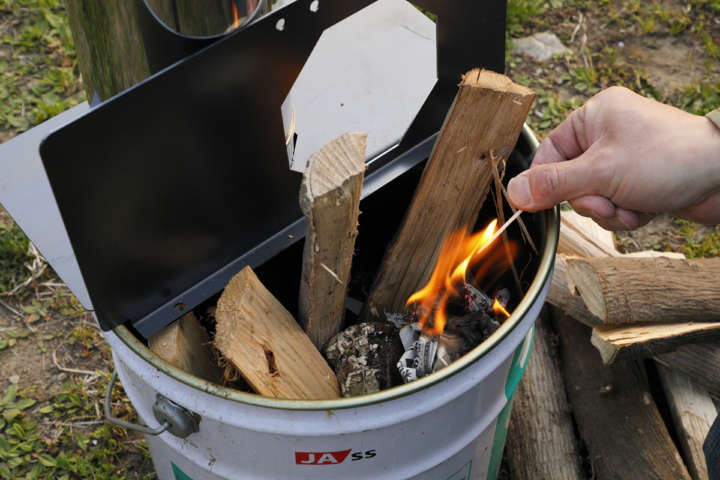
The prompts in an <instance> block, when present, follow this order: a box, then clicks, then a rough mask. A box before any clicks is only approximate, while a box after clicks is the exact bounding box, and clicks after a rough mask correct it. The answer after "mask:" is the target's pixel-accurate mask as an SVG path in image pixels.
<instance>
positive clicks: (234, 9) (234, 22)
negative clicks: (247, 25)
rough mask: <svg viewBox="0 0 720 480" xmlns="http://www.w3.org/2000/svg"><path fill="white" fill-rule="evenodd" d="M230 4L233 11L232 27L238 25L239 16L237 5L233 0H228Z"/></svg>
mask: <svg viewBox="0 0 720 480" xmlns="http://www.w3.org/2000/svg"><path fill="white" fill-rule="evenodd" d="M230 4H231V5H232V11H233V28H237V27H239V26H240V17H239V16H238V9H237V5H235V0H230Z"/></svg>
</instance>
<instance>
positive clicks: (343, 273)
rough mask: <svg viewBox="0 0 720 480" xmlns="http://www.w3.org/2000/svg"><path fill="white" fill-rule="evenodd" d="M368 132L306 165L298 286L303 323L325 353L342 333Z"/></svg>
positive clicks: (351, 136) (325, 150) (329, 147)
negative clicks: (304, 227)
mask: <svg viewBox="0 0 720 480" xmlns="http://www.w3.org/2000/svg"><path fill="white" fill-rule="evenodd" d="M366 138H367V134H365V133H348V134H345V135H342V136H340V137H339V138H337V139H335V140H333V141H332V142H330V143H329V144H327V145H325V146H324V147H323V148H322V149H320V150H319V151H318V152H316V153H315V154H313V155H312V156H311V157H310V160H309V161H308V167H307V169H306V170H305V175H304V176H303V181H302V184H301V186H300V208H301V209H302V211H303V213H304V214H305V217H306V218H307V221H308V232H307V235H306V237H305V251H304V253H303V270H302V279H301V282H300V300H299V307H300V313H299V320H300V324H301V325H302V326H303V327H304V328H305V331H306V332H307V334H308V336H309V337H310V340H312V342H313V343H314V344H315V346H316V347H318V348H322V347H323V345H324V344H325V342H327V341H328V339H329V338H330V337H332V336H333V335H335V334H336V333H337V332H339V331H340V326H341V324H342V320H343V311H344V308H345V296H346V293H347V286H348V281H349V280H350V265H351V264H352V257H353V251H354V249H355V238H356V237H357V224H358V216H359V215H360V191H361V190H362V184H363V176H364V172H365V140H366Z"/></svg>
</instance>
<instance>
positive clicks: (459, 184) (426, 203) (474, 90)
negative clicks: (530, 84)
mask: <svg viewBox="0 0 720 480" xmlns="http://www.w3.org/2000/svg"><path fill="white" fill-rule="evenodd" d="M534 99H535V93H534V92H533V91H532V90H529V89H527V88H525V87H522V86H520V85H517V84H515V83H513V82H512V81H511V80H510V79H508V78H507V77H505V76H504V75H500V74H497V73H493V72H490V71H487V70H479V69H475V70H472V71H470V72H468V73H466V74H465V75H464V76H463V79H462V82H461V83H460V90H459V92H458V94H457V96H456V98H455V102H454V103H453V105H452V107H451V108H450V112H449V113H448V115H447V117H446V118H445V123H444V124H443V127H442V130H441V131H440V135H439V137H438V139H437V141H436V143H435V147H434V149H433V152H432V154H431V155H430V160H428V164H427V166H426V167H425V171H424V173H423V176H422V179H421V180H420V184H419V186H418V189H417V191H416V192H415V196H414V198H413V201H412V204H411V206H410V208H409V210H408V212H407V215H406V217H405V220H404V222H403V225H402V227H401V229H400V231H399V233H398V235H397V237H396V239H395V241H394V242H393V244H392V245H391V246H390V248H389V249H388V250H387V252H386V254H385V259H384V261H383V263H382V265H381V267H380V271H379V273H378V275H377V278H376V280H375V284H374V285H373V287H372V289H371V291H370V295H369V298H368V300H367V303H366V308H365V311H364V312H363V319H364V320H365V321H367V320H368V319H369V318H368V317H374V318H380V316H381V315H382V313H383V312H384V311H396V312H398V311H403V310H404V309H405V301H406V300H407V298H408V297H409V296H410V295H411V294H412V293H413V292H415V291H416V290H418V289H419V288H420V287H422V286H423V285H424V284H425V283H426V282H427V281H428V279H429V278H430V274H431V272H432V270H433V268H434V266H435V263H436V262H437V259H438V255H439V253H440V249H441V247H442V245H443V243H444V241H445V239H446V238H447V237H448V235H449V234H450V233H451V232H453V231H455V230H459V229H463V228H472V227H473V226H474V224H475V221H476V219H477V215H478V212H479V211H480V208H481V207H482V204H483V202H484V200H485V197H486V196H487V193H488V189H489V187H490V183H491V182H492V180H493V173H492V165H491V154H492V156H494V158H495V159H497V160H498V162H499V163H498V168H499V169H500V170H502V171H503V172H504V166H505V160H506V159H507V157H508V156H509V155H510V153H511V152H512V150H513V148H514V146H515V142H516V141H517V138H518V136H519V134H520V131H521V129H522V125H523V122H524V121H525V118H526V117H527V114H528V111H529V110H530V107H531V105H532V103H533V100H534Z"/></svg>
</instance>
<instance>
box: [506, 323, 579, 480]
mask: <svg viewBox="0 0 720 480" xmlns="http://www.w3.org/2000/svg"><path fill="white" fill-rule="evenodd" d="M549 322H550V319H549V318H548V315H547V310H545V311H544V312H543V313H542V314H541V316H540V318H539V319H538V321H537V322H536V323H535V338H534V339H533V347H532V351H531V352H530V358H529V359H528V364H527V367H526V369H525V374H524V375H523V378H522V380H520V384H519V385H518V388H517V391H516V392H515V395H514V396H513V410H512V415H511V416H510V424H509V426H508V433H507V447H506V448H507V462H508V466H509V467H510V474H511V478H516V479H542V478H546V479H557V480H575V479H577V480H580V479H584V478H585V475H584V474H583V472H582V468H581V465H580V461H581V456H580V452H579V450H578V439H577V438H576V436H575V432H574V430H573V429H574V427H573V420H572V416H571V415H570V411H571V410H570V405H569V404H568V399H567V394H566V392H565V384H564V383H563V379H562V373H561V371H560V362H559V359H558V357H559V353H558V351H557V347H556V345H554V343H555V342H554V341H553V340H552V333H551V332H550V331H549V328H550V325H549Z"/></svg>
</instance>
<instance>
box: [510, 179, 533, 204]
mask: <svg viewBox="0 0 720 480" xmlns="http://www.w3.org/2000/svg"><path fill="white" fill-rule="evenodd" d="M508 195H509V196H510V199H511V200H512V202H513V203H514V204H515V206H516V207H518V208H526V207H529V206H530V205H531V204H532V195H530V182H528V179H527V176H526V175H518V176H517V177H515V178H513V179H512V180H510V183H508Z"/></svg>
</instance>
